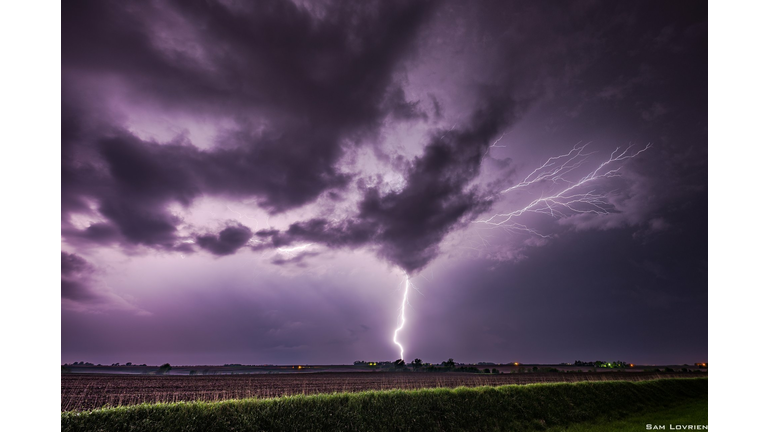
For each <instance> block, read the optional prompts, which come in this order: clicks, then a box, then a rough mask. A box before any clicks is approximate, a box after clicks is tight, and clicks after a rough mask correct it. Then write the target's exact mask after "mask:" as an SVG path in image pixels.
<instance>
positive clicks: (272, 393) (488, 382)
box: [61, 372, 702, 411]
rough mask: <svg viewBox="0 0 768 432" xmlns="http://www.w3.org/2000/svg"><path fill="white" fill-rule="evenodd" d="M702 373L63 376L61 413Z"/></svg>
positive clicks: (365, 373) (372, 373)
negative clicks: (146, 405)
mask: <svg viewBox="0 0 768 432" xmlns="http://www.w3.org/2000/svg"><path fill="white" fill-rule="evenodd" d="M701 375H702V374H692V373H656V372H598V373H524V374H523V373H519V374H518V373H513V374H494V375H491V374H471V373H386V372H347V373H284V374H249V375H202V376H181V375H169V376H155V375H115V374H75V373H73V374H62V376H61V410H62V411H81V410H89V409H94V408H101V407H105V406H125V405H134V404H140V403H155V402H181V401H222V400H228V399H243V398H254V397H256V398H273V397H278V396H288V395H299V394H301V395H310V394H319V393H338V392H361V391H366V390H389V389H400V390H412V389H421V388H436V387H443V388H456V387H461V386H464V387H477V386H500V385H506V384H533V383H554V382H577V381H613V380H623V381H645V380H652V379H658V378H675V377H684V378H690V377H695V376H701Z"/></svg>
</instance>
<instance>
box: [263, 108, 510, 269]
mask: <svg viewBox="0 0 768 432" xmlns="http://www.w3.org/2000/svg"><path fill="white" fill-rule="evenodd" d="M517 108H518V107H517V106H516V104H515V103H513V102H512V101H511V100H508V99H507V100H505V99H499V98H496V99H491V100H490V102H488V103H487V104H486V105H485V106H483V107H481V108H479V109H477V110H476V111H475V113H474V114H473V115H472V116H471V120H470V122H469V124H468V125H467V126H466V127H464V128H462V129H458V130H438V131H435V132H434V133H433V136H432V139H431V141H430V142H429V143H428V144H427V145H426V147H425V148H424V153H423V154H422V155H421V156H419V157H417V158H416V159H415V160H414V161H413V162H412V163H411V165H410V166H409V168H408V170H407V174H406V176H405V186H404V187H403V188H402V190H398V191H392V192H387V193H382V192H380V191H379V189H377V188H375V187H371V188H365V187H363V193H364V194H363V199H362V200H361V201H360V203H359V206H358V213H357V215H355V216H354V217H352V218H350V219H347V220H345V221H342V222H329V221H327V220H323V219H312V220H310V221H307V222H298V223H294V224H292V225H291V226H290V227H289V228H288V229H287V230H286V231H285V232H281V233H278V232H274V231H273V232H270V231H262V232H260V233H258V234H259V235H260V236H261V237H267V236H270V235H271V236H272V243H273V244H274V245H275V246H283V245H290V244H293V243H294V242H296V241H310V242H317V243H321V244H325V245H327V246H330V247H332V248H338V247H359V246H362V245H368V244H370V245H373V247H374V249H375V250H376V251H377V254H378V255H379V256H380V257H382V258H384V259H386V260H387V261H389V262H391V263H393V264H395V265H397V266H398V267H399V268H401V269H403V270H404V271H405V272H407V273H409V274H410V273H413V272H417V271H418V270H420V269H422V268H424V266H426V265H427V264H428V263H429V262H430V261H431V260H432V259H434V258H435V257H436V256H437V254H438V253H439V244H440V242H441V241H442V240H443V238H444V236H445V235H446V234H448V233H449V232H450V231H451V230H452V229H454V228H456V227H457V225H461V224H462V222H466V221H467V220H468V219H469V218H472V217H475V216H477V215H478V214H479V213H482V212H483V211H485V210H487V209H488V208H489V207H490V205H491V204H492V203H493V199H492V197H491V195H490V194H488V193H483V192H482V191H480V190H479V188H478V187H470V182H471V181H472V180H473V179H475V178H476V177H477V175H478V173H479V170H480V164H481V162H482V160H483V156H484V155H485V154H486V153H487V151H488V147H489V146H490V145H491V140H492V139H493V138H494V137H496V136H497V135H498V134H499V133H500V131H501V130H502V129H503V128H504V127H506V126H508V125H509V123H510V122H511V121H512V117H513V115H514V113H515V110H516V109H517Z"/></svg>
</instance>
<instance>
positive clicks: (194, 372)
mask: <svg viewBox="0 0 768 432" xmlns="http://www.w3.org/2000/svg"><path fill="white" fill-rule="evenodd" d="M189 374H190V375H197V371H196V370H191V371H189Z"/></svg>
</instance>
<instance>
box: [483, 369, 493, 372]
mask: <svg viewBox="0 0 768 432" xmlns="http://www.w3.org/2000/svg"><path fill="white" fill-rule="evenodd" d="M483 373H491V370H490V369H488V368H485V369H483Z"/></svg>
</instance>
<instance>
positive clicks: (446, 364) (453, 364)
mask: <svg viewBox="0 0 768 432" xmlns="http://www.w3.org/2000/svg"><path fill="white" fill-rule="evenodd" d="M442 365H443V366H444V367H447V368H448V369H453V368H454V367H456V362H454V361H453V359H452V358H449V359H448V361H444V362H443V363H442Z"/></svg>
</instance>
